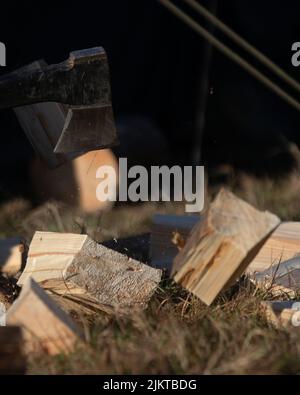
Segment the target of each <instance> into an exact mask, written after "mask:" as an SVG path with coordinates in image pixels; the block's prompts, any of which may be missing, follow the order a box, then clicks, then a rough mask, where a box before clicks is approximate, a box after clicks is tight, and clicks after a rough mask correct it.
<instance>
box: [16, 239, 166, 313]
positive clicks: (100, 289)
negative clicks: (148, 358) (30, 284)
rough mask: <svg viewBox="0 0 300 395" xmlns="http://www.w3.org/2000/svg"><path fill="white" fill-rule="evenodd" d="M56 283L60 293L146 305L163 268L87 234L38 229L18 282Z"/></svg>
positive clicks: (113, 303)
mask: <svg viewBox="0 0 300 395" xmlns="http://www.w3.org/2000/svg"><path fill="white" fill-rule="evenodd" d="M28 278H33V279H34V280H35V281H37V282H39V283H41V285H42V286H45V285H47V283H48V287H49V281H50V280H54V279H55V280H59V281H58V282H56V288H55V291H56V292H57V293H60V294H71V295H80V296H83V295H85V296H87V297H91V298H93V299H94V301H97V302H98V303H101V304H104V305H109V306H112V307H146V305H147V303H148V301H149V299H150V297H151V296H152V294H153V293H154V291H155V289H156V288H157V286H158V284H159V282H160V279H161V271H160V270H157V269H153V268H151V267H150V266H147V265H144V264H142V263H141V262H138V261H137V260H134V259H131V258H128V257H127V256H125V255H123V254H120V253H118V252H116V251H113V250H111V249H108V248H106V247H104V246H103V245H100V244H97V243H96V242H94V241H93V240H91V239H90V238H89V237H88V236H86V235H72V234H59V233H49V232H36V234H35V235H34V238H33V240H32V242H31V244H30V248H29V252H28V259H27V264H26V268H25V270H24V273H23V274H22V276H21V277H20V279H19V282H18V285H20V286H22V285H23V284H24V282H25V281H26V280H27V279H28Z"/></svg>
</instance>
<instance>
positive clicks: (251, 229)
mask: <svg viewBox="0 0 300 395" xmlns="http://www.w3.org/2000/svg"><path fill="white" fill-rule="evenodd" d="M279 223H280V220H279V218H278V217H276V216H275V215H273V214H270V213H268V212H260V211H258V210H256V209H255V208H253V207H252V206H250V205H249V204H247V203H246V202H244V201H242V200H240V199H239V198H237V197H236V196H234V195H233V194H232V193H230V192H228V191H226V190H222V191H221V192H220V193H219V195H218V196H217V198H216V199H215V201H214V202H213V203H212V205H211V206H210V208H209V209H208V211H207V213H206V214H205V215H204V216H203V217H202V220H201V222H200V223H198V224H197V225H196V226H195V227H194V229H193V230H192V232H191V235H190V237H189V238H188V240H187V243H186V245H185V247H184V248H183V250H182V251H181V252H180V253H179V254H178V255H177V257H176V258H175V260H174V266H173V270H172V274H173V277H174V280H175V281H176V282H177V283H179V284H181V285H182V286H183V287H185V288H186V289H187V290H189V291H190V292H192V293H194V294H195V295H196V296H198V297H199V298H200V299H201V300H202V301H203V302H205V303H206V304H207V305H210V304H211V303H212V302H213V301H214V300H215V298H216V297H217V296H218V294H219V293H220V292H221V291H222V290H223V289H225V288H227V287H228V286H230V285H231V284H232V283H233V282H234V281H235V280H236V279H237V278H239V276H241V275H242V274H243V273H244V271H245V270H246V268H247V267H248V265H249V263H250V262H251V261H252V260H253V257H254V256H255V255H256V254H257V252H258V251H259V249H260V248H261V247H262V246H263V244H264V243H265V241H266V240H267V238H268V237H269V235H270V234H271V232H272V231H273V230H274V229H275V228H276V227H277V226H278V224H279Z"/></svg>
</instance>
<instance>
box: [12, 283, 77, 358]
mask: <svg viewBox="0 0 300 395" xmlns="http://www.w3.org/2000/svg"><path fill="white" fill-rule="evenodd" d="M6 321H7V325H8V326H20V327H21V328H22V330H23V335H24V342H25V344H24V350H25V352H26V354H30V353H41V352H44V353H46V354H49V355H57V354H62V353H64V354H68V353H70V352H72V351H74V349H75V346H76V344H78V343H80V341H81V339H82V333H81V332H80V330H79V329H78V328H77V326H76V325H75V323H74V322H73V321H72V319H71V318H70V317H69V316H68V315H67V314H66V313H65V312H64V311H63V310H61V309H60V307H58V306H57V305H56V304H55V303H54V302H53V300H52V299H51V298H50V297H49V296H48V295H47V294H46V292H45V291H44V290H43V289H42V288H41V287H40V286H39V285H38V284H37V283H36V282H35V281H34V280H33V279H29V280H28V281H27V282H26V284H25V285H24V286H23V288H22V291H21V294H20V296H19V298H18V299H17V300H16V301H15V303H14V304H13V305H12V307H11V308H10V309H9V310H8V312H7V316H6Z"/></svg>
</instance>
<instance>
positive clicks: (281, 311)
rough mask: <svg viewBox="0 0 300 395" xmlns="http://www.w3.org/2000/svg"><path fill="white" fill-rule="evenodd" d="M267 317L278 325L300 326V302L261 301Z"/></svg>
mask: <svg viewBox="0 0 300 395" xmlns="http://www.w3.org/2000/svg"><path fill="white" fill-rule="evenodd" d="M261 306H262V311H263V313H264V315H265V317H266V319H267V320H268V321H269V322H270V323H272V324H273V325H275V326H276V327H280V326H282V327H295V328H298V327H300V302H299V301H295V300H287V301H270V302H261Z"/></svg>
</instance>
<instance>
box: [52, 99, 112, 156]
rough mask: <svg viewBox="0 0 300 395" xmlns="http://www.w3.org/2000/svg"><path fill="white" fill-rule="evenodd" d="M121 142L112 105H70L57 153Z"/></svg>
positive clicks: (90, 148) (56, 149) (55, 150)
mask: <svg viewBox="0 0 300 395" xmlns="http://www.w3.org/2000/svg"><path fill="white" fill-rule="evenodd" d="M118 143H119V141H118V137H117V132H116V127H115V122H114V115H113V110H112V107H111V106H104V107H101V106H98V105H92V106H87V105H85V106H73V107H69V109H68V114H67V117H66V121H65V125H64V128H63V131H62V133H61V136H60V138H59V140H58V142H57V144H56V146H55V148H54V152H55V153H57V154H58V153H69V152H80V151H89V150H95V149H100V148H110V147H114V146H115V145H117V144H118Z"/></svg>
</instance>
